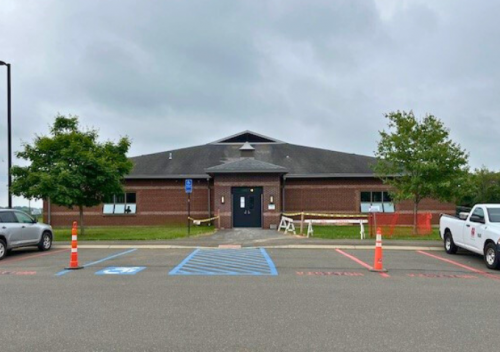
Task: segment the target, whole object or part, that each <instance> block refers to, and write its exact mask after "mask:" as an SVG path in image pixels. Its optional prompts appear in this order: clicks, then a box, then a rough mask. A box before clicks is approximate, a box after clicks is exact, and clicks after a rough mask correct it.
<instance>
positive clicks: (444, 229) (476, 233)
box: [439, 204, 500, 269]
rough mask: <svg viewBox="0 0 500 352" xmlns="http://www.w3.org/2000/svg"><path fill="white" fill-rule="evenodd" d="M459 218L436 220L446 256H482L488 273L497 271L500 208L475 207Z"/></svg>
mask: <svg viewBox="0 0 500 352" xmlns="http://www.w3.org/2000/svg"><path fill="white" fill-rule="evenodd" d="M460 215H461V216H460V218H456V217H454V216H450V215H442V216H441V219H440V220H439V233H440V234H441V238H442V239H443V241H444V249H445V250H446V253H448V254H455V253H456V252H457V250H458V247H460V248H464V249H468V250H469V251H471V252H475V253H478V254H481V255H483V256H484V262H485V264H486V266H487V267H488V268H489V269H500V204H477V205H475V206H474V208H472V210H471V212H470V213H461V214H460Z"/></svg>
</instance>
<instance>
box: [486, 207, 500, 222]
mask: <svg viewBox="0 0 500 352" xmlns="http://www.w3.org/2000/svg"><path fill="white" fill-rule="evenodd" d="M487 210H488V216H489V218H490V222H500V208H487Z"/></svg>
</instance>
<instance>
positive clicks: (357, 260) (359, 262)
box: [335, 249, 391, 277]
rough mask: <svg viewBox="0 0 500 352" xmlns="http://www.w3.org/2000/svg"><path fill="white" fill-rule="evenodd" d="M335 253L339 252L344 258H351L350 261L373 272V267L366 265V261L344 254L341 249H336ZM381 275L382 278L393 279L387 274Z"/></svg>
mask: <svg viewBox="0 0 500 352" xmlns="http://www.w3.org/2000/svg"><path fill="white" fill-rule="evenodd" d="M335 251H336V252H339V253H340V254H342V255H343V256H346V257H347V258H349V259H351V260H353V261H355V262H356V263H358V264H359V265H361V266H364V267H365V268H367V269H368V270H371V269H372V267H371V266H370V265H368V264H366V263H365V262H364V261H362V260H361V259H358V258H356V257H355V256H353V255H350V254H348V253H346V252H344V251H343V250H341V249H336V250H335ZM379 274H380V276H382V277H391V276H390V275H389V274H387V273H379Z"/></svg>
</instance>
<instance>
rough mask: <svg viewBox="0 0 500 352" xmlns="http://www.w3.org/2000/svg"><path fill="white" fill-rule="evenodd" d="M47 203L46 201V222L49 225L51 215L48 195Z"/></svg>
mask: <svg viewBox="0 0 500 352" xmlns="http://www.w3.org/2000/svg"><path fill="white" fill-rule="evenodd" d="M47 203H48V205H47V222H48V224H49V225H50V217H51V216H50V197H49V199H48V202H47Z"/></svg>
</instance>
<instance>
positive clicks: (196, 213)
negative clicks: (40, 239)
mask: <svg viewBox="0 0 500 352" xmlns="http://www.w3.org/2000/svg"><path fill="white" fill-rule="evenodd" d="M124 187H125V190H126V191H127V192H135V193H136V202H137V203H136V204H137V211H136V214H127V215H125V214H123V215H104V214H103V212H102V205H99V206H96V207H92V208H85V209H84V222H85V224H86V225H88V226H107V225H131V226H137V225H164V224H168V223H185V222H186V218H187V195H186V193H185V191H184V180H131V181H126V182H125V185H124ZM211 192H212V195H211V196H212V197H213V190H211ZM211 202H212V207H211V209H213V199H212V200H211ZM43 212H44V219H45V221H47V219H48V204H47V202H44V204H43ZM209 215H210V214H209V213H208V184H207V180H193V193H192V194H191V216H192V217H194V218H207V217H209ZM78 217H79V215H78V209H77V208H74V209H73V210H71V209H68V208H65V207H59V206H56V205H54V204H52V205H51V224H52V225H53V226H71V223H72V222H73V221H78V220H79V219H78Z"/></svg>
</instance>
